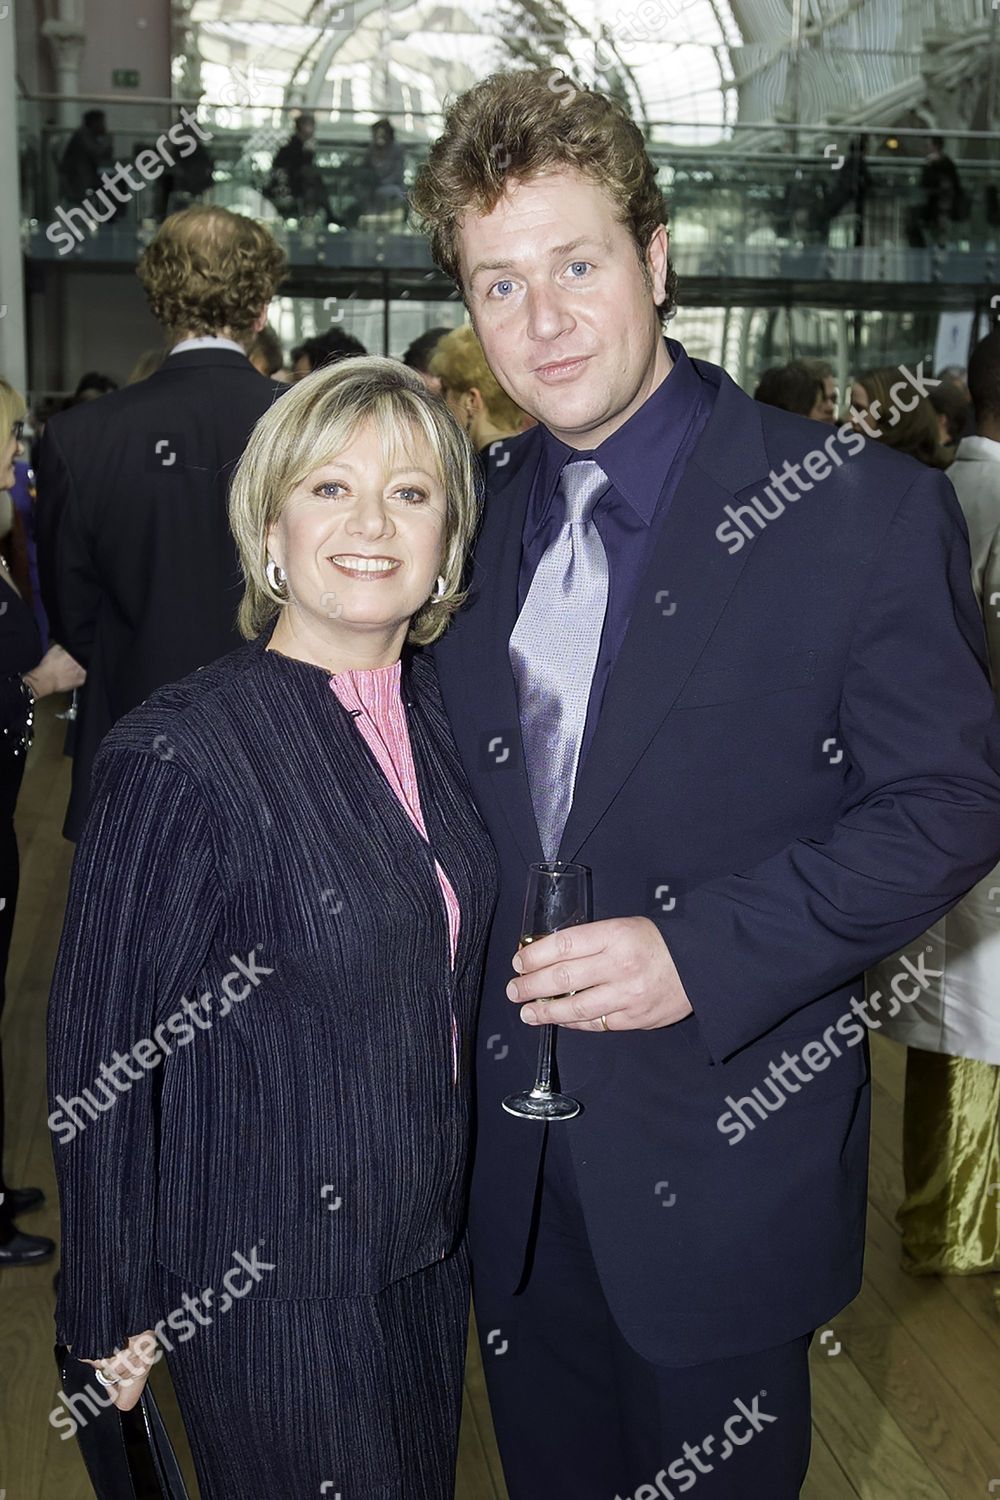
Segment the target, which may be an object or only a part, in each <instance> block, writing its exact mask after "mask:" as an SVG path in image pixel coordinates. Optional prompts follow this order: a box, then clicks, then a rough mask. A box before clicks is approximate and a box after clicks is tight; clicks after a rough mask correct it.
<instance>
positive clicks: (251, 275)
mask: <svg viewBox="0 0 1000 1500" xmlns="http://www.w3.org/2000/svg"><path fill="white" fill-rule="evenodd" d="M284 267H285V260H284V255H283V253H282V251H281V250H280V248H279V246H278V245H277V243H276V242H275V240H274V238H273V237H272V236H271V235H270V234H269V233H268V232H267V230H266V229H264V228H262V227H261V226H260V225H259V224H256V223H254V221H253V220H252V219H248V218H245V217H244V216H243V215H240V214H234V213H230V212H229V211H228V210H227V209H224V208H216V207H210V206H207V205H199V206H195V207H193V208H188V209H184V210H183V211H182V212H181V213H179V214H173V215H172V216H171V217H170V218H169V219H167V220H166V221H165V222H164V224H163V225H162V226H161V227H160V229H159V231H158V232H157V234H156V237H155V238H154V239H153V240H152V242H151V243H150V245H149V246H148V248H147V249H146V250H145V252H144V253H143V255H142V257H141V259H140V262H139V267H138V275H139V279H140V280H141V282H142V284H143V286H144V287H145V290H146V295H147V297H148V299H149V304H150V308H151V310H152V312H153V315H154V317H156V318H157V320H158V321H159V322H160V323H161V324H162V325H163V327H164V328H165V330H166V332H167V336H168V339H169V341H170V344H171V349H170V353H169V355H168V356H167V357H166V358H165V359H164V361H163V365H162V366H161V368H160V369H159V370H157V371H155V373H154V374H152V375H150V376H149V377H148V378H147V379H146V380H142V381H140V382H139V383H138V384H136V385H130V386H127V387H126V388H125V389H124V390H122V391H116V392H114V393H113V394H111V395H109V396H107V397H105V398H104V400H102V401H101V402H100V405H99V407H98V408H94V407H93V406H92V405H89V404H87V405H83V406H78V407H75V408H74V409H73V410H72V411H67V412H61V413H59V414H57V415H56V416H54V417H52V418H51V420H50V421H49V422H48V423H47V425H46V429H45V433H44V436H43V438H42V441H41V443H40V445H39V452H38V552H39V565H40V572H41V581H42V590H43V596H44V600H45V605H46V608H47V610H48V613H49V619H50V621H51V622H52V629H53V634H54V635H55V636H56V639H58V640H61V641H63V642H64V643H65V645H66V647H67V649H68V650H70V651H71V652H72V653H73V655H74V656H76V657H77V658H78V659H79V660H80V661H82V662H83V663H84V664H85V666H86V667H87V672H88V680H87V688H86V691H85V692H84V693H83V694H81V702H80V717H79V720H78V722H77V724H76V731H77V735H76V746H75V752H74V758H73V783H72V792H71V796H70V804H69V810H68V812H67V817H66V825H65V832H66V836H67V837H68V838H76V837H77V836H78V834H79V831H80V828H81V827H82V823H83V817H84V814H85V812H86V808H87V803H88V798H89V786H90V773H91V767H92V765H93V759H94V754H95V752H96V750H97V747H98V745H99V744H100V742H101V740H102V739H103V738H104V735H105V734H106V733H107V731H108V730H109V729H110V728H111V725H112V724H113V723H114V722H115V721H116V720H117V719H119V718H120V717H121V715H122V714H124V713H127V712H128V710H129V709H130V708H134V707H135V705H136V704H137V703H141V702H142V701H143V699H144V698H147V697H148V696H149V694H150V693H151V692H152V691H153V689H154V688H157V687H159V686H160V685H161V683H164V682H171V681H173V680H174V679H175V678H177V677H183V676H184V675H185V673H187V672H191V671H194V669H195V668H196V667H199V666H202V665H203V664H204V663H205V662H209V661H212V660H214V658H215V657H217V656H222V655H223V654H224V653H225V652H226V651H227V650H230V649H231V648H232V646H233V643H234V641H235V640H236V624H235V621H236V611H237V606H238V604H239V598H240V584H239V569H238V564H237V558H236V551H235V547H234V544H233V539H232V537H231V535H230V533H229V527H228V524H227V521H226V491H227V487H228V483H229V478H230V475H231V473H232V470H233V467H234V465H235V464H236V461H237V459H238V458H239V457H240V454H241V453H242V452H243V449H244V447H245V446H246V442H247V438H248V437H249V436H250V432H251V431H252V429H253V426H254V423H255V422H256V421H257V419H258V418H259V417H260V416H261V415H262V414H263V413H264V412H265V411H266V410H267V409H268V407H269V406H270V405H271V403H272V401H274V400H275V398H276V397H277V396H278V395H280V394H281V393H282V392H283V390H284V389H285V388H284V387H282V386H278V385H276V384H274V383H272V382H271V381H269V380H267V379H265V378H264V377H263V376H262V375H260V374H258V372H257V371H256V370H255V369H254V367H253V366H252V365H251V363H250V361H249V359H248V358H247V353H246V351H247V349H248V347H249V346H250V344H251V343H252V341H253V339H254V338H255V337H256V335H257V333H258V332H259V331H260V329H261V328H263V326H264V322H265V320H266V317H267V307H268V304H269V302H270V301H271V298H272V297H273V296H274V293H275V290H276V288H277V286H278V284H279V282H280V280H281V277H282V275H283V274H284Z"/></svg>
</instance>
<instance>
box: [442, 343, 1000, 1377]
mask: <svg viewBox="0 0 1000 1500" xmlns="http://www.w3.org/2000/svg"><path fill="white" fill-rule="evenodd" d="M696 364H697V367H698V369H699V371H700V373H701V374H702V376H703V378H706V379H709V380H711V381H713V382H715V383H716V384H717V385H718V395H717V399H716V401H715V406H714V410H713V412H712V415H711V417H710V419H709V422H708V424H707V426H706V428H705V430H704V432H703V433H702V435H701V438H700V439H699V441H698V444H697V446H696V448H695V449H694V451H693V454H692V456H691V458H690V460H689V462H688V465H687V468H686V470H685V472H684V475H683V477H682V479H681V481H680V484H679V487H678V489H677V491H676V494H675V496H674V499H673V503H672V505H671V507H670V510H669V512H668V514H667V516H666V519H665V522H664V524H663V527H662V530H661V531H660V533H659V535H658V536H657V538H656V539H655V541H654V544H653V546H652V549H651V554H650V561H649V564H648V567H647V569H646V573H645V577H644V579H643V581H642V583H641V585H640V587H639V591H638V594H637V597H636V599H635V603H634V607H633V611H632V617H631V622H630V625H629V629H628V633H627V635H626V638H625V641H624V643H623V646H622V649H621V651H620V654H619V656H618V658H617V661H616V663H615V666H614V669H613V672H612V675H611V678H610V681H609V684H608V688H607V692H606V695H605V698H604V701H603V705H602V710H601V714H600V718H599V721H598V724H597V728H596V732H595V735H594V739H593V743H592V746H591V748H590V750H589V752H588V754H587V756H586V758H585V760H584V761H583V762H582V764H581V766H580V770H579V773H578V777H577V783H576V791H575V798H574V802H573V805H572V809H571V811H570V814H569V820H568V822H567V825H566V830H565V834H564V837H563V840H562V845H561V848H560V852H559V857H560V858H561V859H564V860H577V861H580V862H582V863H583V864H586V865H588V866H590V867H591V869H592V870H593V888H594V916H595V919H601V918H606V917H615V916H636V915H645V916H647V917H649V918H651V919H652V921H653V922H655V924H656V925H657V927H658V928H659V930H660V931H661V933H662V934H663V937H664V939H665V940H666V942H667V944H668V946H669V949H670V951H671V953H672V955H673V957H674V959H675V961H676V963H677V966H678V969H679V972H680V976H681V979H682V981H683V983H684V987H685V990H686V993H687V995H688V997H689V999H690V1001H691V1004H692V1006H693V1015H692V1016H690V1017H688V1018H687V1019H685V1020H683V1021H681V1022H679V1023H677V1024H675V1025H672V1026H667V1027H664V1028H662V1029H658V1030H649V1031H624V1032H618V1033H611V1034H604V1033H599V1032H598V1033H592V1032H577V1031H567V1030H564V1029H563V1030H560V1031H559V1032H558V1033H557V1062H558V1068H559V1073H560V1077H561V1084H562V1086H563V1088H565V1089H566V1090H567V1091H568V1092H570V1093H571V1094H574V1095H575V1096H577V1097H578V1098H579V1099H580V1100H581V1101H582V1103H583V1105H584V1109H583V1112H582V1113H581V1114H580V1115H579V1116H578V1117H577V1118H576V1119H574V1120H572V1121H569V1122H567V1123H565V1124H560V1125H554V1126H548V1127H543V1126H539V1125H537V1124H535V1123H534V1122H528V1121H523V1120H519V1119H515V1118H512V1117H510V1116H508V1115H506V1114H505V1113H504V1112H503V1110H502V1109H501V1103H500V1101H501V1099H502V1097H503V1096H504V1095H505V1094H506V1093H508V1092H510V1091H512V1090H516V1089H519V1088H523V1087H526V1086H527V1085H528V1084H529V1083H530V1081H531V1078H532V1077H533V1072H532V1070H533V1067H534V1059H535V1052H536V1049H537V1040H538V1037H537V1032H536V1031H535V1030H534V1029H533V1028H529V1027H526V1026H523V1025H522V1024H520V1023H519V1020H518V1010H517V1008H516V1007H515V1006H514V1005H512V1004H511V1002H510V1001H508V1000H507V999H506V996H505V994H504V989H505V986H506V984H507V982H508V980H509V979H510V978H511V966H510V960H511V955H512V954H513V953H514V951H515V948H516V944H517V939H518V933H519V929H520V907H521V901H522V897H523V891H524V881H525V870H526V866H527V865H528V864H529V862H531V861H535V860H538V859H540V858H541V850H540V848H539V842H538V836H537V832H536V828H535V823H534V817H533V814H532V806H531V800H530V796H529V791H528V783H527V779H526V775H525V769H524V760H523V751H522V745H521V738H520V730H519V725H518V713H517V703H516V698H515V690H514V682H513V679H512V676H511V671H510V666H509V660H508V654H507V645H508V638H509V636H510V632H511V629H512V628H513V625H514V620H515V616H516V609H517V599H516V596H517V576H518V566H519V561H520V555H521V530H522V523H523V518H524V514H525V507H526V504H527V500H528V496H529V493H530V488H531V482H532V476H533V473H534V469H535V464H536V461H537V456H538V452H539V447H540V443H539V431H538V429H532V430H531V431H529V432H528V433H526V434H523V435H521V436H520V437H518V438H515V439H513V440H512V441H511V442H510V444H509V445H508V450H507V451H508V453H509V457H508V459H506V460H505V461H504V462H502V463H501V462H500V461H499V460H496V461H494V463H493V465H492V468H491V472H490V476H489V488H488V494H487V504H486V513H485V519H484V523H483V527H482V531H481V534H480V537H479V540H478V544H477V548H476V553H475V562H474V570H473V573H472V576H471V582H470V597H469V601H468V604H467V605H466V607H465V609H464V610H463V611H462V613H461V614H460V616H459V617H458V619H457V620H456V621H455V622H454V624H453V625H452V627H451V629H450V630H449V632H448V634H447V635H446V636H445V638H444V639H443V640H442V641H441V642H440V643H439V644H438V646H437V647H436V648H435V649H436V656H437V662H438V670H439V674H440V680H441V687H442V692H443V696H444V701H445V705H446V708H447V710H448V713H449V716H450V718H451V721H452V725H453V728H454V731H455V735H456V738H457V741H458V745H459V749H460V753H461V755H462V759H463V761H464V764H465V768H466V772H467V774H468V776H469V778H470V781H471V784H472V787H473V792H474V795H475V796H476V798H477V801H478V804H479V807H480V809H481V811H482V813H483V816H484V819H485V821H486V823H487V825H488V827H489V830H490V833H491V835H492V837H493V840H494V843H495V845H496V847H497V850H498V852H499V856H500V861H501V870H502V890H501V898H500V902H499V905H498V908H497V912H496V915H495V919H494V923H493V929H492V936H491V942H490V947H489V950H488V956H487V968H486V981H485V989H484V995H483V1001H482V1009H481V1020H480V1025H479V1036H478V1044H477V1071H478V1141H477V1152H476V1165H475V1172H474V1180H473V1197H472V1211H471V1225H472V1236H473V1241H472V1243H473V1252H474V1257H475V1259H476V1261H477V1263H478V1265H479V1267H480V1269H481V1271H482V1272H484V1273H486V1274H489V1275H490V1276H491V1277H497V1278H500V1279H501V1280H502V1281H504V1282H506V1283H507V1284H508V1285H509V1287H510V1288H511V1289H512V1288H513V1287H514V1285H515V1284H516V1283H517V1282H518V1279H519V1277H520V1275H521V1272H522V1268H523V1264H524V1253H525V1243H526V1239H527V1232H528V1224H529V1219H530V1210H531V1204H532V1201H533V1195H534V1193H535V1190H536V1186H537V1177H538V1166H539V1158H540V1153H541V1148H542V1144H543V1140H544V1137H545V1131H546V1129H559V1130H564V1131H565V1132H566V1139H567V1140H568V1142H569V1144H570V1147H571V1153H572V1159H573V1164H574V1169H575V1174H576V1178H577V1182H578V1186H579V1193H580V1199H581V1203H582V1207H583V1211H584V1214H585V1218H586V1223H587V1229H588V1233H589V1236H590V1240H591V1243H592V1248H593V1253H594V1256H595V1259H596V1264H597V1268H598V1272H599V1275H600V1277H601V1281H602V1285H603V1287H604V1290H605V1293H606V1296H607V1298H608V1301H609V1304H610V1306H611V1309H612V1311H613V1313H614V1316H615V1318H616V1320H617V1322H618V1325H619V1327H620V1329H621V1331H622V1333H623V1334H624V1335H625V1337H626V1338H627V1339H628V1341H629V1342H630V1344H632V1345H633V1347H634V1348H635V1349H637V1350H638V1351H639V1352H640V1353H641V1354H643V1355H644V1356H646V1357H647V1358H649V1359H652V1360H656V1361H658V1362H661V1363H664V1364H667V1365H675V1366H677V1365H686V1364H693V1363H700V1362H703V1361H709V1360H715V1359H719V1358H723V1357H726V1356H729V1355H734V1354H738V1353H741V1352H745V1351H749V1350H753V1349H759V1348H765V1347H768V1346H771V1345H775V1344H779V1343H782V1342H784V1341H786V1340H789V1339H792V1338H795V1337H797V1336H798V1335H800V1334H802V1333H804V1332H806V1331H807V1330H811V1329H813V1328H815V1327H816V1326H817V1325H819V1324H821V1323H822V1322H824V1321H826V1320H828V1319H829V1318H830V1317H832V1316H833V1315H834V1314H835V1313H836V1312H837V1311H838V1310H839V1309H840V1308H841V1307H843V1305H844V1304H845V1303H846V1302H848V1301H849V1300H850V1299H851V1298H852V1297H853V1296H854V1295H855V1294H856V1292H857V1290H858V1288H859V1285H860V1279H861V1267H862V1253H863V1244H864V1223H865V1203H866V1187H867V1151H868V1123H869V1087H868V1049H867V1031H866V1028H865V1026H864V1025H863V1024H862V1022H861V1020H859V1019H858V1017H857V1011H856V1010H852V998H853V999H854V1001H855V1005H856V1006H857V1005H859V1004H860V1003H861V1002H862V1001H863V999H864V990H863V985H862V975H863V971H864V970H865V968H866V967H867V966H868V965H869V964H871V963H872V962H873V961H874V960H876V959H878V958H880V957H883V956H885V955H886V954H889V953H892V952H893V951H894V950H895V949H897V948H898V947H900V946H901V945H902V944H903V943H904V942H906V941H907V940H909V939H911V938H913V937H914V936H915V935H918V934H919V933H920V932H922V931H923V930H925V929H926V928H928V927H929V926H930V925H931V924H932V923H933V922H934V921H935V920H936V919H937V918H938V917H940V916H941V914H942V913H943V912H945V911H946V910H947V909H948V908H949V907H951V906H952V905H953V904H954V903H955V902H956V901H957V900H958V899H959V898H960V896H961V895H962V894H963V892H965V891H966V890H967V889H968V888H969V887H970V886H971V885H972V884H973V883H974V881H976V880H977V879H979V878H981V877H982V876H983V875H984V874H986V873H987V871H988V870H989V869H990V868H992V866H993V865H994V864H995V863H996V860H997V857H998V854H1000V776H998V769H997V768H998V766H1000V733H998V719H997V713H996V708H995V705H994V701H993V695H992V692H991V690H990V685H989V681H988V678H987V674H986V667H985V655H984V644H983V630H982V620H981V616H980V614H979V612H978V610H977V608H976V605H975V602H974V599H973V594H972V589H971V585H970V580H969V550H968V542H967V536H966V532H965V526H964V522H963V520H962V517H961V513H960V511H959V508H958V505H957V502H956V500H955V496H954V492H953V490H952V488H951V485H950V484H949V483H948V481H947V480H946V479H945V478H944V477H943V476H941V475H940V474H938V473H935V472H933V471H931V470H928V469H926V468H924V467H922V466H921V465H919V464H917V463H916V462H915V461H913V460H911V459H908V458H905V457H903V456H901V455H900V454H897V453H893V452H891V451H889V450H887V449H886V448H884V447H880V446H879V445H878V444H877V443H876V442H873V441H869V442H867V443H866V444H865V445H864V446H863V450H862V451H861V452H859V453H857V454H856V456H853V457H849V456H847V455H848V454H850V453H851V452H852V450H853V449H855V448H858V447H861V444H860V441H859V439H858V438H857V437H856V436H852V437H850V438H848V437H847V436H846V435H845V437H844V438H838V436H837V434H836V432H835V430H834V429H833V428H828V427H824V426H821V425H820V424H818V423H815V422H811V421H808V420H806V419H804V418H801V417H795V416H791V415H789V414H788V413H785V412H782V411H778V410H777V409H775V408H772V407H767V406H761V405H758V404H757V403H756V402H754V401H752V400H751V399H750V398H749V397H748V396H746V395H745V394H744V393H743V392H742V391H740V389H739V388H738V387H737V386H736V385H735V384H734V383H733V382H732V381H731V380H730V379H729V377H728V376H727V375H726V374H725V373H724V372H723V371H721V370H719V369H718V368H717V367H715V366H711V365H707V364H705V363H703V362H701V361H696ZM824 444H825V445H826V447H825V453H826V458H827V462H826V469H827V470H828V471H829V472H828V473H827V475H826V477H823V478H820V479H817V480H816V481H815V482H812V481H811V480H810V478H809V477H808V476H809V474H810V473H811V472H822V469H823V464H822V463H820V462H818V461H816V460H811V469H810V470H802V471H800V472H801V473H802V474H803V475H804V476H805V478H804V484H806V485H811V488H810V489H809V490H808V491H806V490H805V489H804V488H803V489H801V490H800V491H799V498H797V499H794V500H793V499H791V498H789V500H788V503H787V504H784V503H783V502H781V501H780V500H778V502H777V503H775V502H774V501H773V500H772V499H771V498H769V497H768V496H766V495H765V492H764V485H765V484H766V483H768V475H769V472H770V471H771V469H772V468H774V469H778V470H781V469H782V466H783V465H784V462H785V460H786V459H788V460H791V461H793V462H801V461H802V460H803V458H804V457H805V455H807V454H811V453H812V452H813V451H814V450H816V451H818V452H819V454H820V455H821V456H822V455H823V453H824ZM835 460H836V461H835ZM755 496H759V497H760V499H761V505H762V507H763V508H764V509H766V510H767V511H769V512H770V514H771V515H772V516H773V519H770V520H764V519H763V517H762V516H759V517H758V519H757V520H756V521H754V520H753V519H752V517H749V518H748V514H745V515H744V517H743V519H744V525H745V532H746V533H747V534H744V533H743V532H741V530H740V529H739V527H738V526H737V525H736V523H735V522H734V521H733V520H732V519H731V517H730V516H729V514H728V513H727V511H726V507H727V506H729V507H730V508H731V510H732V511H734V512H736V513H737V515H738V514H739V510H738V507H739V506H741V505H745V504H747V503H748V502H749V501H750V500H751V499H753V498H754V497H755ZM741 537H742V542H741V541H740V540H739V539H740V538H741ZM751 538H752V539H751ZM902 988H903V989H904V991H906V985H905V984H904V985H903V986H902ZM909 992H910V993H912V988H911V990H910V991H909ZM897 1003H898V1002H897ZM873 1019H877V1018H874V1017H873ZM808 1043H813V1044H814V1045H813V1047H812V1048H810V1050H809V1052H808V1053H807V1059H811V1063H810V1062H809V1061H808V1060H807V1061H795V1063H794V1065H791V1064H789V1063H785V1062H784V1061H783V1058H784V1056H785V1055H786V1054H787V1056H788V1057H789V1058H793V1059H796V1060H797V1059H800V1058H801V1056H802V1049H803V1047H804V1046H805V1045H806V1044H808ZM815 1044H818V1047H817V1045H815ZM824 1059H825V1060H824ZM772 1062H773V1063H774V1064H775V1065H776V1066H777V1068H778V1069H779V1075H778V1076H779V1078H780V1079H781V1080H784V1081H782V1082H779V1081H777V1080H776V1078H775V1075H774V1074H773V1073H772V1072H771V1064H772ZM769 1079H770V1084H768V1082H767V1081H768V1080H769ZM755 1086H756V1087H757V1088H758V1090H759V1097H757V1096H754V1095H753V1093H752V1091H753V1089H754V1088H755ZM761 1099H763V1101H764V1103H763V1104H761V1102H760V1100H761Z"/></svg>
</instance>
